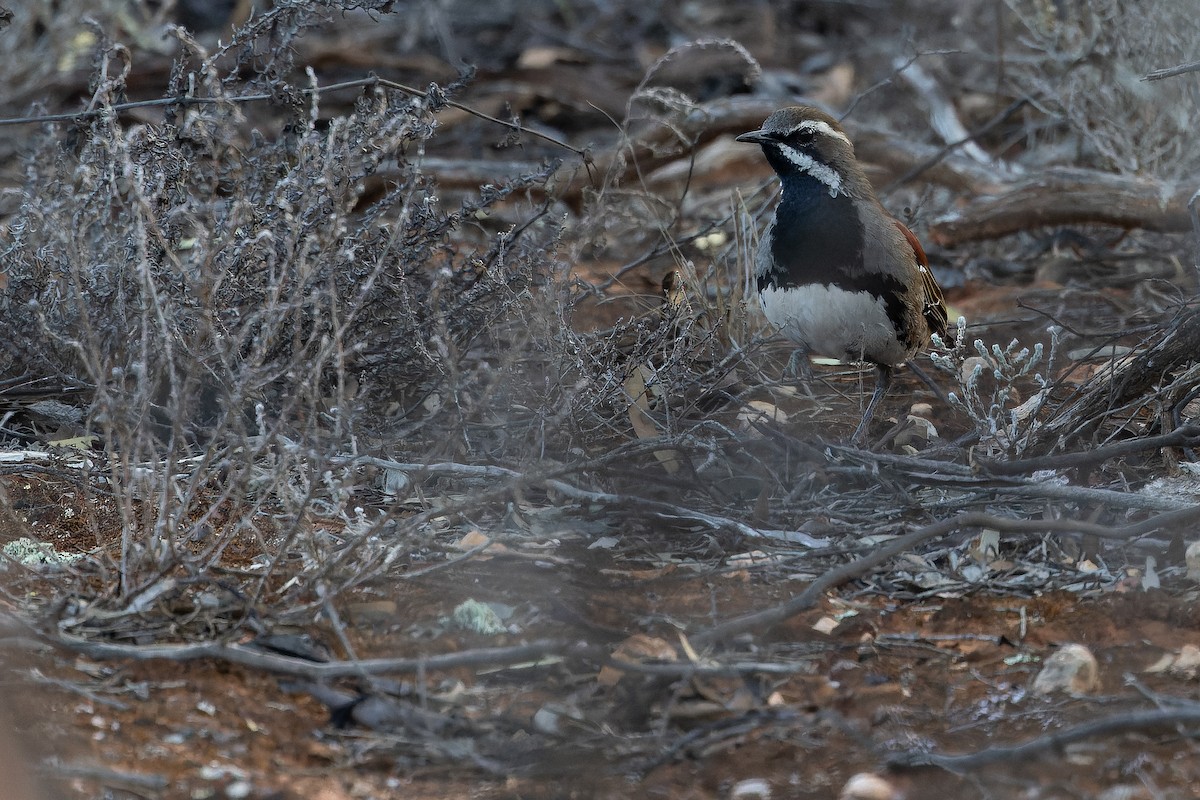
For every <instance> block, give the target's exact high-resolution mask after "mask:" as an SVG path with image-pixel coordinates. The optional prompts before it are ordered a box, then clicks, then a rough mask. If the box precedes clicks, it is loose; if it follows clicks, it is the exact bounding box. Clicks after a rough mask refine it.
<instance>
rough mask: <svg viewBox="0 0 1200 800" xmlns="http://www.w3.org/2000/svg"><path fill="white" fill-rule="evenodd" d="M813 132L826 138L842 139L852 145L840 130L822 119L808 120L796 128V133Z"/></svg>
mask: <svg viewBox="0 0 1200 800" xmlns="http://www.w3.org/2000/svg"><path fill="white" fill-rule="evenodd" d="M799 131H811V132H813V133H823V134H825V135H826V136H833V137H835V138H838V139H841V140H842V141H843V142H845V143H846V144H850V138H849V137H848V136H846V134H844V133H842V132H841V131H839V130H836V129H835V128H834V127H833V126H832V125H830V124H829V123H828V122H825V121H824V120H820V119H806V120H804V122H801V123H800V124H799V125H797V126H796V128H795V130H794V132H799Z"/></svg>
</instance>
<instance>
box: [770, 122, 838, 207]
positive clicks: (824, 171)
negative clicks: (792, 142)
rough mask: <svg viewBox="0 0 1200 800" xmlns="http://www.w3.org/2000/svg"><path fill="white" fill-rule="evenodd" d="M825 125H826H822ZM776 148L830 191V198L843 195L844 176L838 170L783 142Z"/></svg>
mask: <svg viewBox="0 0 1200 800" xmlns="http://www.w3.org/2000/svg"><path fill="white" fill-rule="evenodd" d="M821 124H822V125H824V124H825V123H821ZM775 146H776V147H778V148H779V152H780V154H781V155H782V156H783V157H784V158H786V159H787V160H788V161H790V162H792V163H793V164H794V165H795V166H796V168H797V169H799V170H800V171H801V172H805V173H807V174H809V175H812V176H813V177H814V178H816V179H817V180H819V181H820V182H821V183H823V184H825V186H826V187H827V188H828V189H829V196H830V197H837V196H838V195H839V194H841V193H842V176H841V175H839V174H838V173H837V170H835V169H833V168H832V167H830V166H828V165H826V164H822V163H821V162H819V161H817V160H816V159H814V158H813V157H811V156H807V155H805V154H804V153H801V152H800V151H799V150H797V149H796V148H794V147H789V146H788V145H786V144H784V143H782V142H776V143H775Z"/></svg>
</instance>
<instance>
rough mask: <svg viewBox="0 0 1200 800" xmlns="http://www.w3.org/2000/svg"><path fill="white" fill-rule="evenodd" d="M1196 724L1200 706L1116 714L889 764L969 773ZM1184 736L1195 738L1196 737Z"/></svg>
mask: <svg viewBox="0 0 1200 800" xmlns="http://www.w3.org/2000/svg"><path fill="white" fill-rule="evenodd" d="M1196 724H1200V705H1196V704H1192V705H1189V706H1187V707H1184V708H1165V709H1157V710H1154V711H1135V712H1133V713H1130V714H1114V715H1113V716H1111V717H1106V718H1105V719H1098V720H1096V721H1094V722H1087V723H1084V724H1083V725H1077V726H1075V727H1074V728H1067V729H1066V730H1063V731H1055V732H1054V733H1048V734H1046V735H1045V736H1039V737H1038V738H1036V739H1032V740H1030V741H1028V742H1025V743H1023V744H1018V745H1014V746H1011V747H985V748H984V749H983V750H980V751H978V752H976V753H968V754H964V755H958V756H950V755H939V754H938V753H921V752H916V753H914V752H908V753H898V754H896V755H893V756H891V757H889V758H888V762H887V763H888V766H889V767H891V768H893V769H913V768H917V767H939V768H941V769H945V770H949V771H951V772H966V771H968V770H973V769H979V768H980V767H986V766H988V765H989V764H995V763H998V762H1001V761H1023V760H1026V759H1029V758H1033V757H1034V756H1037V755H1040V754H1042V753H1045V752H1047V751H1050V752H1054V753H1059V752H1061V750H1062V748H1063V747H1066V746H1067V745H1069V744H1073V743H1075V742H1081V741H1083V740H1085V739H1093V738H1096V737H1097V736H1111V735H1113V734H1122V733H1133V732H1135V731H1158V730H1162V729H1164V728H1174V727H1175V726H1178V725H1196ZM1184 735H1188V736H1191V737H1193V738H1194V737H1195V734H1184Z"/></svg>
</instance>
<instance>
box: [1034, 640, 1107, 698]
mask: <svg viewBox="0 0 1200 800" xmlns="http://www.w3.org/2000/svg"><path fill="white" fill-rule="evenodd" d="M1099 685H1100V667H1099V665H1098V664H1097V663H1096V657H1095V656H1094V655H1092V651H1091V650H1088V649H1087V648H1086V647H1084V646H1083V645H1081V644H1067V645H1063V646H1062V647H1061V648H1059V650H1058V652H1057V653H1055V654H1054V655H1052V656H1050V657H1049V658H1047V659H1046V663H1045V665H1043V666H1042V671H1041V672H1039V673H1038V676H1037V677H1036V678H1034V680H1033V693H1034V694H1050V693H1051V692H1064V691H1065V692H1072V693H1074V694H1085V693H1087V692H1091V691H1093V690H1095V689H1096V688H1097V687H1099Z"/></svg>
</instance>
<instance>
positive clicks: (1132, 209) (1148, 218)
mask: <svg viewBox="0 0 1200 800" xmlns="http://www.w3.org/2000/svg"><path fill="white" fill-rule="evenodd" d="M1190 195H1191V193H1190V192H1188V191H1185V190H1183V189H1181V188H1179V187H1174V186H1166V185H1164V184H1162V183H1159V182H1157V181H1153V180H1151V179H1149V178H1142V177H1132V176H1125V175H1111V174H1108V173H1104V172H1097V171H1095V170H1086V169H1075V168H1066V167H1063V168H1059V169H1052V170H1047V171H1045V172H1042V173H1039V174H1038V175H1037V176H1036V177H1033V178H1029V179H1028V180H1024V181H1020V182H1018V183H1015V184H1013V185H1012V186H1009V187H1008V188H1006V189H1005V190H1004V191H1003V193H1002V194H998V195H996V196H994V197H980V198H977V199H975V200H973V201H971V202H970V203H969V204H968V205H967V206H966V207H965V208H962V209H960V210H958V211H955V212H953V213H951V214H947V215H945V216H942V217H940V218H938V219H936V220H934V221H933V223H932V224H931V225H930V226H929V234H930V239H931V240H932V241H933V242H934V243H936V244H938V245H940V246H941V247H954V246H957V245H960V244H963V243H964V242H971V241H977V240H980V239H996V238H999V237H1001V236H1006V235H1008V234H1011V233H1017V232H1019V231H1024V230H1028V229H1029V228H1034V227H1040V226H1051V225H1082V224H1086V223H1101V224H1104V225H1113V226H1115V227H1118V228H1125V229H1131V228H1144V229H1146V230H1151V231H1160V232H1163V233H1186V232H1187V231H1188V230H1190V226H1191V222H1190V219H1189V217H1188V210H1187V203H1188V199H1189V197H1190Z"/></svg>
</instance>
